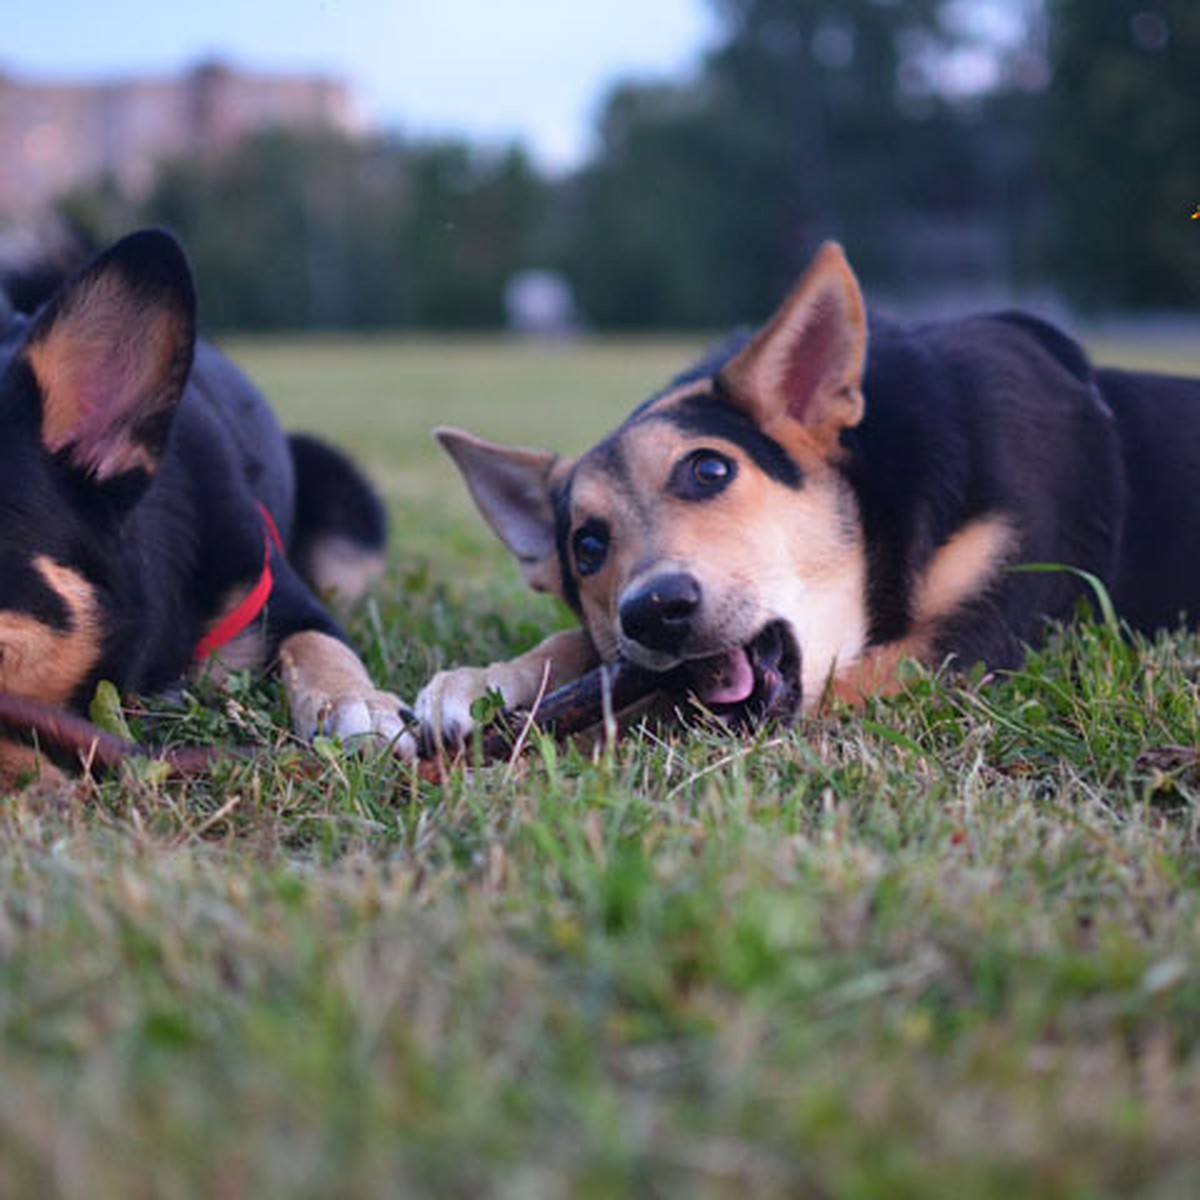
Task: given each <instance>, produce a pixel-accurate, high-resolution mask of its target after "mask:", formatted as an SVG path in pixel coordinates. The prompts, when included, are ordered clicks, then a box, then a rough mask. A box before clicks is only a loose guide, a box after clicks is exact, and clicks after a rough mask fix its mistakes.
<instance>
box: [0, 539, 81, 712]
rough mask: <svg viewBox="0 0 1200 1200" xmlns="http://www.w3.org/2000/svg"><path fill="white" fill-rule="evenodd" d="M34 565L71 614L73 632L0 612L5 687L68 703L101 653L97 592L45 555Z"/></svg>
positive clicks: (0, 679) (0, 674) (0, 673)
mask: <svg viewBox="0 0 1200 1200" xmlns="http://www.w3.org/2000/svg"><path fill="white" fill-rule="evenodd" d="M33 565H34V567H35V568H36V569H37V571H38V573H39V574H40V575H41V576H42V578H43V579H44V580H45V581H46V585H47V586H48V587H49V588H51V589H52V590H53V591H54V593H55V595H57V596H58V597H59V599H60V600H62V602H63V604H64V605H65V606H66V608H67V611H68V612H69V613H70V614H71V622H72V626H73V627H72V628H71V629H70V630H68V631H64V630H60V629H53V628H51V627H50V626H49V625H44V624H43V623H42V622H41V621H39V620H38V619H37V618H36V617H34V616H31V615H30V614H28V613H18V612H0V688H3V689H4V690H5V691H8V692H12V693H14V694H15V695H18V696H29V697H31V698H32V699H35V700H45V701H46V702H47V703H50V704H62V703H64V702H65V701H66V700H68V699H69V698H70V696H71V694H72V692H74V691H75V689H76V688H77V687H78V686H79V684H80V683H81V682H82V681H83V680H84V678H85V677H86V676H87V674H88V672H89V671H91V669H92V668H93V667H94V666H95V665H96V661H97V660H98V659H99V657H100V621H99V614H98V612H97V607H98V606H97V604H96V596H95V593H94V591H93V590H92V586H91V584H89V583H88V581H87V580H86V579H84V577H83V576H82V575H80V574H79V573H78V572H76V571H72V570H71V569H70V567H64V566H62V565H61V564H59V563H56V562H54V561H53V560H52V559H50V558H47V557H46V556H45V555H39V556H38V557H37V558H35V559H34V560H33Z"/></svg>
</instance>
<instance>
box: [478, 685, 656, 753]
mask: <svg viewBox="0 0 1200 1200" xmlns="http://www.w3.org/2000/svg"><path fill="white" fill-rule="evenodd" d="M662 684H663V679H662V676H661V675H653V674H651V673H650V672H649V671H645V670H643V669H642V668H641V667H635V666H633V665H632V664H630V663H625V662H618V663H602V664H601V665H600V666H598V667H593V668H592V669H591V670H590V671H588V672H587V673H586V674H583V675H581V676H580V677H579V678H578V679H573V680H572V681H571V682H570V683H565V684H563V686H562V687H560V688H556V689H555V690H554V691H553V692H551V693H550V694H549V695H548V696H545V697H544V698H543V699H542V702H541V703H540V704H539V705H538V706H537V708H536V709H535V710H534V712H533V713H532V723H533V726H534V728H536V729H539V730H541V731H542V732H543V733H548V734H549V735H550V736H551V737H553V738H555V739H556V740H558V741H563V740H564V739H566V738H569V737H573V736H574V735H575V734H578V733H583V732H584V731H585V730H587V729H591V728H592V727H593V726H595V725H599V724H600V723H601V722H602V721H604V720H605V715H606V714H611V713H620V712H623V711H624V710H625V709H627V708H630V707H631V706H632V705H634V704H637V703H639V702H640V701H642V700H645V699H647V698H648V697H650V696H652V695H653V694H654V693H655V692H656V691H658V690H659V689H660V688H661V687H662ZM529 719H530V715H529V714H523V713H520V712H507V713H504V714H503V715H502V716H501V717H500V718H499V721H500V723H499V725H498V726H497V727H494V728H489V729H487V730H486V731H485V732H484V734H483V739H482V742H481V746H480V753H481V757H482V759H483V761H484V762H485V763H487V762H496V761H497V760H499V759H504V758H507V757H508V756H509V754H510V753H511V751H512V746H513V741H514V735H513V734H512V733H511V732H510V730H511V728H512V726H513V725H519V724H524V723H525V722H526V721H527V720H529Z"/></svg>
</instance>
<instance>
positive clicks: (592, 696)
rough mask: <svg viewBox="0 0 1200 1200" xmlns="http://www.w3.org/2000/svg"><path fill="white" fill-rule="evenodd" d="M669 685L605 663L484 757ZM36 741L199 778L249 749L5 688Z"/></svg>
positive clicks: (427, 770)
mask: <svg viewBox="0 0 1200 1200" xmlns="http://www.w3.org/2000/svg"><path fill="white" fill-rule="evenodd" d="M662 685H663V679H662V677H661V676H658V675H652V674H651V673H650V672H649V671H644V670H642V669H641V668H639V667H634V666H631V665H630V664H628V663H615V664H604V665H601V666H599V667H594V668H593V669H592V670H591V671H588V672H587V673H586V674H585V675H581V676H580V677H579V678H578V679H575V680H572V681H571V682H570V683H567V684H564V685H563V686H562V687H560V688H557V689H556V690H555V691H553V692H551V693H550V694H549V695H548V696H545V697H544V698H543V699H542V702H541V703H540V704H539V705H538V706H537V709H536V710H535V711H534V712H533V713H532V714H529V713H522V712H520V711H509V712H506V713H504V714H502V715H501V716H500V717H499V718H498V719H497V722H496V724H495V725H493V726H492V727H490V728H488V729H487V730H485V731H484V733H483V736H482V740H481V743H480V761H481V762H482V763H484V764H487V763H496V762H503V761H504V760H505V759H507V758H509V757H510V756H511V755H512V753H513V748H514V744H515V742H516V739H517V733H516V732H515V731H516V730H519V729H520V728H522V727H523V726H525V725H526V724H527V723H532V725H533V727H534V728H536V729H539V730H541V731H543V732H545V733H548V734H549V735H550V736H551V737H553V738H555V739H557V740H559V741H562V740H564V739H566V738H569V737H573V736H574V735H575V734H578V733H582V732H584V731H585V730H587V729H590V728H592V727H593V726H596V725H599V724H601V723H602V722H603V721H604V720H605V718H606V714H613V713H620V712H622V711H624V710H625V709H627V708H629V707H631V706H632V705H634V704H637V703H639V702H640V701H642V700H645V699H647V698H648V697H649V696H651V695H653V694H654V693H655V692H656V691H658V690H659V689H660V687H661V686H662ZM5 732H7V733H9V734H12V735H15V736H17V737H19V738H21V739H22V741H28V740H29V739H30V738H31V737H32V738H33V739H35V740H36V742H37V744H38V745H39V746H40V747H42V748H43V749H46V750H49V751H51V752H57V753H60V754H62V753H66V754H70V755H71V756H73V757H74V758H77V759H78V760H79V761H80V762H83V763H88V764H90V765H91V766H93V767H98V768H100V769H101V770H103V771H115V770H117V769H118V768H119V767H120V766H121V764H122V763H125V762H128V761H129V760H130V759H133V758H148V759H151V760H153V761H155V762H161V763H165V764H166V765H167V767H168V768H169V769H170V773H171V775H172V776H174V777H176V778H183V779H188V778H194V777H196V776H199V775H203V774H206V773H207V772H208V771H211V770H212V768H213V767H214V766H215V765H216V764H218V763H222V762H230V761H241V760H243V759H245V758H247V757H248V756H249V751H247V750H245V749H239V748H230V747H226V746H176V747H172V748H170V749H165V750H164V749H155V748H152V747H149V746H143V745H141V744H140V743H138V742H133V741H129V740H128V739H126V738H122V737H117V736H116V735H115V734H112V733H108V732H107V731H106V730H103V729H101V728H100V727H99V726H98V725H95V724H93V723H92V722H91V721H89V720H87V719H86V718H85V717H81V716H78V715H76V714H75V713H72V712H69V711H68V710H66V709H64V708H59V707H57V706H56V705H52V704H46V703H45V702H43V701H41V700H31V699H29V698H28V697H25V696H14V695H12V694H11V693H9V692H4V691H0V733H5ZM443 767H444V760H443V759H441V758H439V757H437V756H434V757H431V758H428V759H425V760H423V761H421V762H419V763H418V764H417V772H418V774H419V775H420V776H421V778H422V779H423V780H425V781H426V782H427V783H440V782H441V781H442V777H443V773H444V772H443Z"/></svg>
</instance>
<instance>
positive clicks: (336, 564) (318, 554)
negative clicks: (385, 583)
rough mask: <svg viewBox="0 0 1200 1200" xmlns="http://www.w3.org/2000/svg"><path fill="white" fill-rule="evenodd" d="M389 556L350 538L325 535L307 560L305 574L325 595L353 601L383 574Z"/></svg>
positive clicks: (343, 601) (349, 601)
mask: <svg viewBox="0 0 1200 1200" xmlns="http://www.w3.org/2000/svg"><path fill="white" fill-rule="evenodd" d="M386 561H387V560H386V558H385V556H384V555H382V554H372V553H368V552H367V551H364V550H363V548H362V547H361V546H360V545H359V544H358V543H357V542H354V541H351V540H350V539H349V538H343V537H337V536H336V535H331V536H329V537H323V538H322V539H321V540H320V541H319V542H317V543H316V545H315V546H314V547H313V550H312V553H311V554H310V555H309V557H308V561H307V562H306V563H304V571H305V574H306V575H307V576H308V578H310V579H311V580H312V582H313V584H314V585H315V587H316V590H317V591H318V592H319V593H320V594H321V595H333V596H335V597H336V598H337V599H338V600H339V601H340V602H342V603H344V604H350V603H353V602H354V601H355V600H358V599H359V598H360V597H361V596H363V595H364V594H365V593H366V591H367V589H368V588H369V587H370V586H371V585H372V584H373V583H374V582H375V581H376V580H377V579H378V578H379V577H380V576H381V575H382V574H383V569H384V566H385V564H386Z"/></svg>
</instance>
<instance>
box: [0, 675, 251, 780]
mask: <svg viewBox="0 0 1200 1200" xmlns="http://www.w3.org/2000/svg"><path fill="white" fill-rule="evenodd" d="M4 731H6V732H8V733H11V734H16V735H18V736H20V737H21V738H22V739H28V738H29V736H30V735H31V734H32V735H33V737H34V738H35V739H36V741H37V743H38V745H39V746H41V747H43V748H45V749H48V750H52V751H58V752H60V753H64V752H65V753H68V754H72V755H74V756H75V757H76V758H78V759H79V760H80V761H81V762H86V763H91V764H93V765H94V766H98V767H100V768H102V769H103V770H105V771H115V770H116V769H117V768H118V767H120V765H121V764H122V763H124V762H127V761H128V760H129V759H131V758H149V759H153V760H154V761H156V762H162V763H166V764H167V766H168V767H169V768H170V771H171V774H172V775H174V776H178V777H180V778H191V777H194V776H197V775H203V774H205V773H206V772H208V771H210V770H212V768H213V766H214V765H215V764H216V763H219V762H229V761H233V760H239V759H242V758H244V757H245V752H244V751H242V750H236V749H231V748H229V747H225V746H174V747H172V748H170V749H167V750H155V749H151V748H149V747H147V746H142V745H140V744H139V743H137V742H131V741H128V740H127V739H126V738H122V737H117V736H116V735H115V734H112V733H108V732H107V731H106V730H103V729H101V728H100V727H99V726H98V725H94V724H93V723H92V722H91V721H89V720H87V719H86V718H85V717H80V716H77V715H76V714H75V713H72V712H68V711H67V710H66V709H64V708H58V707H57V706H55V705H53V704H46V703H44V702H43V701H41V700H31V699H29V698H28V697H27V696H14V695H12V694H11V693H10V692H3V691H0V732H4Z"/></svg>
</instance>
